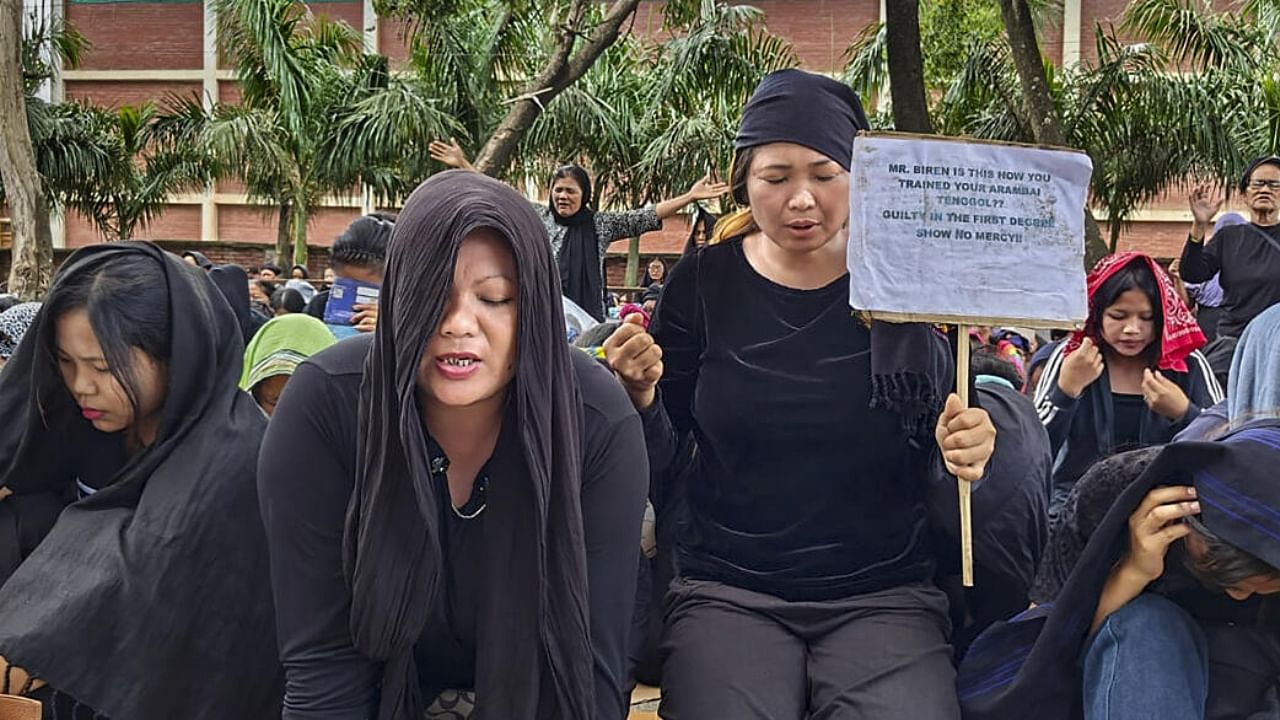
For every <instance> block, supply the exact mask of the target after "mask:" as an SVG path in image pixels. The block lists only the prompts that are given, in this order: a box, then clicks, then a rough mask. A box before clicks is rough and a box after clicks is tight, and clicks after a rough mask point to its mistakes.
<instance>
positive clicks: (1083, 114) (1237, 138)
mask: <svg viewBox="0 0 1280 720" xmlns="http://www.w3.org/2000/svg"><path fill="white" fill-rule="evenodd" d="M935 1H936V2H949V1H950V0H935ZM1268 2H1269V3H1271V4H1273V5H1280V3H1276V0H1250V2H1248V3H1246V9H1245V10H1244V11H1242V12H1241V13H1237V14H1231V13H1226V14H1224V13H1214V12H1212V10H1211V8H1208V7H1206V6H1204V4H1203V3H1200V2H1198V0H1134V2H1133V3H1131V4H1130V6H1129V8H1128V10H1127V12H1126V15H1125V18H1124V21H1123V23H1122V26H1121V29H1122V31H1123V32H1124V33H1125V34H1126V35H1128V36H1131V37H1134V38H1135V39H1136V41H1130V42H1121V41H1120V40H1119V39H1118V38H1117V33H1116V31H1115V30H1114V29H1112V28H1111V27H1103V26H1100V25H1099V26H1097V27H1095V31H1094V42H1095V47H1096V51H1097V52H1096V55H1097V60H1096V61H1095V62H1093V63H1090V64H1087V65H1083V66H1080V67H1077V68H1074V69H1068V70H1062V69H1059V68H1057V67H1056V66H1055V65H1053V64H1052V63H1051V62H1048V61H1045V62H1044V69H1045V77H1046V81H1047V83H1048V91H1049V94H1050V96H1051V98H1052V100H1053V104H1054V107H1055V108H1056V110H1057V114H1058V116H1059V117H1060V118H1061V120H1062V130H1063V134H1064V136H1065V138H1064V141H1065V144H1067V145H1069V146H1071V147H1077V148H1080V149H1082V150H1084V151H1085V152H1087V153H1088V154H1089V156H1090V157H1091V158H1092V159H1093V162H1094V172H1093V178H1092V180H1091V187H1090V190H1091V198H1092V202H1093V204H1094V205H1095V206H1097V207H1099V208H1101V209H1103V210H1105V211H1106V213H1107V216H1108V224H1109V231H1110V237H1109V238H1108V241H1107V243H1106V245H1107V249H1108V250H1110V251H1112V252H1114V250H1115V248H1116V245H1117V243H1118V241H1119V237H1120V233H1121V231H1122V229H1123V228H1124V226H1125V225H1126V224H1127V222H1128V219H1129V218H1130V217H1132V216H1133V213H1134V212H1135V211H1136V210H1138V209H1139V208H1140V207H1142V206H1143V205H1145V204H1146V203H1149V202H1151V201H1153V200H1155V199H1156V198H1158V197H1160V196H1161V195H1163V194H1164V193H1165V192H1167V191H1169V190H1170V189H1173V188H1175V187H1176V186H1178V185H1179V184H1181V183H1184V182H1186V181H1187V179H1188V178H1191V177H1204V178H1213V179H1216V180H1218V181H1220V182H1223V183H1227V182H1228V181H1229V179H1231V178H1234V177H1237V176H1238V174H1239V172H1240V171H1241V170H1242V169H1243V167H1244V164H1245V163H1246V162H1247V160H1246V158H1248V157H1251V156H1252V155H1254V154H1257V153H1258V152H1261V151H1264V150H1267V149H1268V148H1275V147H1277V143H1276V142H1275V141H1276V139H1277V138H1280V85H1277V83H1276V82H1275V81H1274V80H1272V79H1271V78H1272V77H1274V69H1275V62H1274V61H1273V60H1272V59H1271V58H1270V55H1271V54H1273V53H1274V48H1273V46H1271V44H1270V42H1269V41H1267V40H1266V38H1267V37H1268V35H1267V33H1266V32H1265V31H1263V30H1255V29H1253V25H1254V24H1255V20H1256V19H1257V16H1256V15H1250V14H1249V13H1250V12H1257V11H1256V10H1249V9H1248V8H1249V7H1251V6H1253V5H1263V4H1267V3H1268ZM1033 9H1034V8H1033ZM1277 17H1280V14H1277ZM925 42H926V44H927V43H928V33H927V30H926V40H925ZM853 51H854V54H853V56H852V57H851V59H850V62H849V65H848V68H847V69H848V71H849V74H850V77H849V79H850V80H851V81H852V82H854V84H855V87H857V86H858V84H859V83H861V85H862V87H864V88H866V89H872V90H874V89H878V87H879V86H878V85H877V81H878V79H879V78H880V77H881V74H882V72H883V70H882V68H881V66H880V65H879V64H878V63H879V60H878V59H877V58H878V57H879V56H880V51H879V48H878V45H877V42H876V40H875V38H874V36H872V35H870V34H868V35H866V36H864V37H863V38H862V39H861V40H860V42H859V43H857V44H855V46H854V48H853ZM1176 68H1181V69H1183V70H1185V71H1184V72H1173V71H1172V70H1173V69H1176ZM948 75H949V76H950V80H949V81H948V82H946V83H945V84H944V85H942V86H938V87H933V88H931V89H932V90H933V95H934V98H935V102H934V106H933V108H932V113H933V116H934V119H935V124H936V125H937V126H938V127H939V129H940V130H941V131H942V132H944V133H947V134H952V135H971V136H974V137H979V138H985V139H995V140H1008V141H1016V142H1035V140H1036V137H1035V133H1034V130H1033V127H1032V113H1031V112H1030V110H1029V109H1028V108H1027V106H1026V102H1025V100H1024V99H1023V96H1022V93H1021V89H1020V83H1019V78H1018V74H1017V71H1016V70H1015V68H1014V64H1013V61H1012V57H1011V53H1010V48H1009V45H1008V42H1007V40H1006V39H1005V38H1004V37H1001V36H996V37H993V38H991V39H989V40H988V41H986V42H982V43H974V44H972V46H971V47H970V48H969V49H968V51H967V52H966V53H965V55H964V56H963V58H962V63H961V64H960V66H959V67H957V68H955V69H954V70H953V71H952V72H950V73H945V72H944V73H941V75H940V76H941V77H947V76H948ZM935 77H939V75H935ZM1269 88H1275V89H1276V90H1277V92H1276V93H1272V92H1269Z"/></svg>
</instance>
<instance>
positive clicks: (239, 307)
mask: <svg viewBox="0 0 1280 720" xmlns="http://www.w3.org/2000/svg"><path fill="white" fill-rule="evenodd" d="M209 279H210V280H212V281H213V284H214V285H216V286H217V287H218V291H219V292H221V293H222V297H224V298H226V299H227V304H228V305H230V306H231V312H232V313H233V314H234V315H235V316H236V323H237V324H238V325H239V326H240V335H241V337H242V338H243V339H244V344H245V345H248V344H249V341H250V340H252V339H253V336H254V335H255V334H256V333H257V332H258V329H259V328H261V327H262V326H263V325H265V324H266V323H267V318H265V317H263V316H262V315H261V314H259V313H255V312H253V310H251V309H250V307H249V274H248V273H246V272H245V271H244V268H242V267H240V266H239V265H218V266H217V267H214V268H213V269H212V270H210V271H209Z"/></svg>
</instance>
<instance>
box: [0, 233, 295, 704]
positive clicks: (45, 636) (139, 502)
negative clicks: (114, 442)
mask: <svg viewBox="0 0 1280 720" xmlns="http://www.w3.org/2000/svg"><path fill="white" fill-rule="evenodd" d="M125 254H137V255H142V256H146V257H149V258H153V259H154V260H155V262H156V263H157V264H158V265H159V266H161V267H162V268H163V274H164V278H165V282H166V284H167V286H168V288H167V289H168V293H167V294H168V298H169V316H170V318H172V322H171V326H170V332H171V337H170V344H171V348H172V359H171V362H170V363H169V368H168V388H167V395H166V398H165V403H164V408H163V411H162V413H163V414H162V419H161V425H160V432H159V434H158V436H157V438H156V441H155V443H154V444H152V445H151V446H150V447H148V448H147V449H145V450H143V451H142V452H140V453H138V454H136V455H135V456H133V457H132V458H130V459H129V460H128V461H127V462H125V463H124V465H123V466H122V467H121V468H120V470H119V471H118V472H117V473H116V474H115V475H114V477H112V479H111V481H110V484H109V485H106V486H105V487H103V488H102V489H101V490H99V491H98V492H97V493H95V494H93V495H91V496H89V497H87V498H85V499H83V500H80V501H78V502H75V503H73V504H71V505H70V506H69V507H67V508H66V510H64V511H63V512H62V514H61V516H60V517H59V518H58V521H57V523H56V524H55V525H54V526H53V528H52V530H51V531H50V532H49V534H48V535H47V536H46V537H45V538H44V540H43V541H41V543H40V544H39V546H38V547H37V548H36V549H35V551H34V552H33V553H32V554H31V556H30V557H28V558H27V559H26V560H25V561H24V562H23V563H22V565H21V566H19V567H18V569H17V571H16V572H15V573H14V574H13V576H12V577H10V578H9V580H8V581H7V582H6V583H5V584H4V586H3V587H2V588H0V655H3V656H4V657H5V658H6V659H8V660H9V661H10V662H11V663H13V664H15V665H17V666H19V667H22V668H24V669H26V670H28V671H30V672H31V673H32V674H33V675H35V676H37V677H39V678H41V679H43V680H45V681H47V682H48V683H49V684H50V685H51V686H52V687H54V688H56V689H57V690H59V691H61V692H63V693H66V694H68V695H71V696H72V697H74V698H75V699H76V700H78V701H79V702H81V703H84V704H86V705H89V706H90V707H92V708H94V709H95V710H96V711H97V712H99V713H102V714H104V715H106V716H108V717H111V718H116V719H117V720H161V719H164V718H183V720H227V718H237V719H241V718H243V719H247V720H255V719H259V718H260V719H262V720H266V718H271V717H279V716H280V715H279V713H280V698H281V695H282V687H283V686H282V673H281V672H280V669H279V663H278V661H277V655H276V648H275V622H274V616H273V613H272V605H271V584H270V577H269V575H268V571H267V547H266V538H265V535H264V532H263V528H262V521H261V520H260V518H259V515H258V509H257V494H256V492H255V483H254V480H255V474H256V471H255V468H256V465H257V457H258V446H259V444H260V443H261V440H262V433H263V431H264V430H265V428H266V420H265V418H264V416H263V414H262V412H261V411H260V410H259V409H258V408H257V406H256V405H255V404H254V402H253V400H252V399H251V398H250V397H249V396H248V395H246V394H244V393H242V392H240V390H239V388H238V387H237V383H238V381H239V377H240V362H241V356H242V355H243V344H242V343H241V339H240V327H239V325H238V324H237V323H236V320H235V318H234V317H233V315H232V313H231V310H230V308H229V307H228V306H227V303H226V302H225V301H224V300H223V298H222V297H221V295H219V293H218V290H217V289H216V288H215V287H214V285H213V283H212V282H210V280H209V278H208V277H207V276H206V275H205V273H204V272H202V271H199V270H197V269H195V268H192V267H189V266H188V265H186V264H185V263H183V262H182V261H181V260H179V259H178V258H177V257H175V256H173V255H169V254H168V253H165V252H164V251H162V250H161V249H160V248H158V247H156V246H155V245H152V244H150V243H142V242H120V243H110V244H104V245H96V246H92V247H88V248H85V249H82V250H80V251H78V252H76V253H75V254H74V255H73V256H72V257H71V258H70V259H69V260H68V261H67V263H66V264H65V265H64V266H63V267H62V269H61V271H60V272H59V273H58V276H57V277H56V278H55V279H54V284H55V285H57V284H58V283H60V282H65V281H66V280H67V279H68V278H71V277H73V276H75V275H77V274H79V273H85V272H93V271H94V270H95V269H97V268H99V267H101V266H102V265H103V264H104V263H105V262H107V261H109V260H111V259H112V258H117V257H119V256H121V255H125ZM53 325H54V323H53V322H52V321H51V319H50V318H48V317H46V315H45V313H43V312H42V313H41V314H40V316H39V317H38V318H37V319H36V322H35V324H34V325H33V326H32V330H31V332H29V333H27V335H26V337H25V338H24V339H23V341H22V344H21V345H20V346H19V347H18V351H17V353H16V354H15V355H14V357H13V359H12V360H10V362H9V365H8V366H7V367H6V368H5V371H4V373H3V375H0V412H3V413H4V416H5V417H7V418H10V422H9V423H7V424H6V425H4V427H3V428H0V473H2V474H0V485H5V486H8V487H10V488H11V489H12V490H13V491H14V492H15V493H16V494H24V493H42V492H54V493H60V492H65V491H67V489H68V488H73V487H74V485H75V477H74V471H72V470H70V469H69V467H68V463H67V462H65V460H66V459H67V457H68V455H69V451H71V452H74V451H75V450H76V448H79V452H86V450H85V442H82V440H84V439H89V438H93V437H95V436H98V437H105V436H102V434H101V433H98V432H97V431H96V430H94V429H93V428H92V427H91V426H90V425H89V424H88V422H87V421H85V420H84V419H83V418H82V417H81V416H80V414H79V412H78V408H77V406H76V404H75V401H74V400H73V399H72V397H71V395H70V393H68V392H67V390H66V387H65V385H63V384H62V381H61V379H60V378H59V377H58V370H57V367H56V366H54V365H53V362H52V358H51V357H50V356H49V355H48V353H47V351H46V350H45V348H44V347H43V346H42V345H43V344H44V343H51V342H52V336H53V332H54V328H53Z"/></svg>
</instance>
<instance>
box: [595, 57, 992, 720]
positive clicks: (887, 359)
mask: <svg viewBox="0 0 1280 720" xmlns="http://www.w3.org/2000/svg"><path fill="white" fill-rule="evenodd" d="M866 127H867V125H866V119H865V118H864V117H863V116H862V112H861V108H860V106H859V104H858V100H857V98H856V96H855V95H854V94H853V92H852V91H851V90H849V88H848V86H845V85H841V84H840V83H838V82H836V81H834V80H831V79H829V78H825V77H822V76H819V75H813V74H810V73H804V72H801V71H798V70H786V71H781V72H777V73H773V74H771V75H769V76H768V77H766V78H765V79H764V81H763V82H762V83H761V84H760V86H759V87H758V88H757V89H756V91H755V94H754V95H753V96H752V99H751V101H750V103H749V104H748V105H747V107H746V109H745V110H744V111H743V116H742V127H741V129H740V130H739V133H738V139H737V148H738V149H737V156H736V158H735V160H734V171H733V173H732V188H733V194H734V199H735V200H736V201H737V202H738V203H739V204H741V205H745V206H747V207H748V209H747V210H745V211H743V212H741V213H739V214H738V215H737V216H733V217H728V218H725V219H723V220H721V221H720V223H719V224H718V225H717V226H716V228H717V230H716V232H717V234H721V233H723V234H724V235H725V236H726V237H727V239H726V240H724V241H722V242H719V243H717V244H713V245H708V246H707V247H705V248H702V249H701V250H698V251H695V252H694V253H693V254H692V255H689V256H686V257H685V258H684V259H682V260H681V261H680V263H679V264H677V265H676V267H675V268H674V269H673V270H672V271H671V277H670V279H669V280H668V282H667V286H666V289H665V291H664V296H663V299H662V302H661V303H659V305H658V312H657V317H656V318H655V323H654V326H653V335H652V336H650V335H648V334H646V333H645V332H644V330H643V327H642V326H641V325H638V324H634V321H633V320H631V319H630V318H628V321H627V322H626V323H624V324H623V326H622V327H620V328H619V330H618V331H617V332H615V333H614V335H613V337H611V338H610V339H609V341H608V342H607V343H606V356H607V357H608V359H609V361H610V363H611V364H612V365H613V367H614V369H615V370H616V371H617V373H618V374H619V375H620V377H621V378H622V380H623V382H624V384H625V387H626V388H627V390H628V392H629V394H630V395H631V397H632V401H633V402H634V403H635V405H636V407H638V408H641V409H642V416H643V417H644V419H645V424H646V426H645V436H646V441H647V442H648V444H649V449H650V458H651V460H652V462H653V464H654V466H655V468H657V469H659V470H661V469H663V468H664V467H665V466H666V464H667V463H668V462H669V461H670V460H671V458H673V457H674V456H675V447H676V445H677V443H676V442H675V440H677V439H678V438H681V439H682V438H683V437H684V436H685V435H687V434H688V433H692V435H693V437H694V438H695V439H696V443H697V460H696V468H695V470H694V472H693V474H692V476H691V477H690V478H689V479H688V482H687V494H688V505H689V516H688V518H689V522H688V532H687V533H685V534H684V536H683V537H682V538H681V539H680V543H679V547H678V549H677V567H678V568H679V577H677V578H676V579H675V580H674V581H673V582H672V584H671V592H670V595H669V597H668V610H667V628H666V639H665V641H664V647H663V653H664V656H665V661H664V665H663V673H662V683H663V694H662V710H661V712H662V716H663V717H664V718H671V719H673V720H676V719H678V720H686V719H689V718H693V719H696V720H703V719H705V718H734V719H735V720H747V719H751V718H756V719H760V720H764V719H768V720H801V719H802V718H809V717H814V718H829V717H841V716H843V715H842V714H843V713H849V714H850V715H859V716H862V717H874V718H877V719H878V720H895V719H904V720H905V719H906V718H912V719H914V718H930V720H947V719H948V718H958V717H959V705H958V703H957V701H956V695H955V690H954V678H955V674H954V670H953V669H952V665H951V649H950V647H949V645H948V643H947V641H948V635H949V632H950V623H949V621H948V617H947V600H946V597H945V596H944V595H943V593H942V592H941V591H940V590H939V589H938V588H937V587H936V586H935V585H934V583H933V581H932V578H933V574H934V569H935V564H934V559H935V558H934V553H933V548H932V546H931V543H930V540H929V536H930V529H931V528H930V526H929V522H928V519H927V499H928V497H929V496H930V490H931V489H932V487H933V486H934V484H935V480H936V481H938V482H940V483H945V485H946V486H947V487H951V486H954V484H955V481H954V480H951V479H946V480H944V479H943V478H944V477H945V475H944V473H943V472H942V466H943V462H941V461H942V460H944V459H945V461H946V465H947V467H948V468H949V469H951V470H952V471H953V472H955V473H956V474H958V475H960V476H961V477H963V478H964V479H966V480H970V481H974V480H978V479H979V478H981V477H982V475H983V473H984V470H985V466H986V463H987V460H988V459H989V458H990V457H991V453H992V449H993V447H994V442H995V429H994V428H993V427H992V424H991V421H990V419H989V418H988V417H987V414H986V413H985V412H984V411H982V410H979V409H965V408H963V407H962V406H961V405H960V402H959V399H958V398H957V397H955V396H951V397H950V398H948V399H947V400H946V408H945V410H944V408H943V399H944V398H947V392H948V390H949V389H950V387H951V384H952V381H953V378H954V374H953V373H954V370H953V369H952V368H953V363H952V362H951V359H950V358H951V353H950V351H949V349H948V345H947V342H946V339H945V338H944V337H943V336H942V335H941V334H939V333H937V332H936V331H935V330H934V329H933V328H932V327H930V326H928V325H920V324H911V325H896V326H895V325H887V324H880V323H872V324H871V326H870V327H868V326H866V325H864V324H863V323H862V321H861V320H860V319H859V318H858V317H856V316H854V314H853V313H852V312H851V310H850V308H849V302H848V298H849V295H848V290H849V277H848V272H847V271H846V269H845V248H846V245H847V242H848V230H847V224H848V221H849V171H848V170H849V159H850V154H849V148H850V147H851V146H852V143H853V138H854V135H855V133H856V132H857V130H858V129H859V128H864V129H865V128H866ZM655 341H656V344H655ZM659 379H661V383H660V385H659V383H658V380H659ZM659 388H660V394H661V395H660V397H659V395H658V390H659ZM673 426H674V427H673ZM931 430H934V431H935V432H934V434H935V437H932V438H931V437H929V435H930V431H931ZM935 443H936V444H935ZM939 446H940V447H941V448H942V452H941V453H940V452H939V450H938V447H939ZM951 497H952V498H954V497H955V495H954V493H953V494H952V495H951ZM950 512H951V513H954V512H955V505H954V504H952V505H951V506H950Z"/></svg>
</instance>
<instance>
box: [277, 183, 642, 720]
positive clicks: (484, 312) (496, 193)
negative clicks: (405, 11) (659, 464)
mask: <svg viewBox="0 0 1280 720" xmlns="http://www.w3.org/2000/svg"><path fill="white" fill-rule="evenodd" d="M380 303H381V316H380V320H379V323H378V326H377V329H376V330H375V331H374V333H373V334H372V335H371V336H366V337H360V338H353V339H350V340H347V341H344V342H342V343H339V344H338V345H336V346H334V347H333V348H330V349H329V350H326V351H324V352H322V353H320V354H318V355H316V356H314V357H312V358H311V359H310V360H309V361H307V362H306V363H304V364H303V365H302V366H300V367H299V368H298V370H297V372H296V373H295V374H294V376H293V379H292V380H291V381H290V383H289V386H288V387H287V388H286V389H285V392H284V395H283V397H282V398H281V400H280V404H279V405H278V407H277V408H276V413H275V415H274V416H273V420H272V424H271V429H270V430H269V431H268V434H267V439H266V441H265V443H264V444H263V449H262V458H261V463H260V465H259V471H260V472H261V483H260V489H259V493H260V495H261V504H262V512H263V517H264V518H265V520H266V523H267V531H268V535H269V537H270V542H271V561H272V574H273V578H274V585H275V591H276V605H277V617H278V622H279V625H280V652H281V657H282V659H283V661H284V665H285V672H286V675H287V678H288V690H287V692H286V696H285V711H284V717H285V718H286V719H287V720H301V719H303V718H333V717H377V718H379V719H380V720H410V719H412V720H418V718H420V716H421V713H422V710H423V708H424V706H425V705H426V703H428V702H430V701H431V699H432V698H433V697H434V696H435V695H436V694H437V693H439V692H440V691H441V690H443V689H446V688H466V689H471V688H474V690H475V691H476V699H477V705H476V713H477V715H476V716H475V717H480V718H495V719H497V718H501V719H503V720H508V719H512V720H519V719H525V718H527V719H532V718H537V719H539V720H544V719H545V720H549V719H550V718H567V719H570V720H587V719H588V718H595V719H598V720H620V719H621V718H623V717H625V715H626V700H625V698H624V695H623V688H624V687H625V686H626V682H625V677H624V676H625V672H626V671H625V666H626V650H627V647H626V645H627V643H626V641H627V632H628V626H629V624H630V617H631V606H632V602H633V600H634V596H635V580H636V573H635V568H636V563H637V561H638V554H637V553H638V551H639V550H638V538H639V537H640V534H639V533H640V520H641V517H642V514H643V511H644V497H645V490H646V487H647V482H648V464H647V462H646V457H645V448H644V439H643V436H642V434H641V428H640V421H639V418H638V417H637V416H636V413H635V411H634V410H633V409H632V408H631V405H630V403H629V402H628V401H627V398H626V396H625V394H624V393H623V392H622V391H621V389H620V388H618V386H617V383H616V381H614V379H613V377H612V376H611V375H610V373H609V372H608V371H607V370H606V369H604V368H603V367H601V366H600V365H599V364H598V363H596V362H595V361H593V360H591V359H590V358H589V357H587V356H586V354H585V353H579V352H577V351H574V350H572V349H571V348H570V347H568V345H567V344H566V343H565V342H564V338H565V328H564V319H563V315H562V311H561V301H560V295H559V287H558V283H557V281H556V270H555V263H554V260H553V258H552V256H551V252H550V249H549V244H548V243H547V237H546V233H545V232H544V230H543V228H542V225H541V224H540V223H539V221H538V217H537V215H536V214H535V213H534V212H533V209H532V208H531V207H530V205H529V203H528V202H527V201H526V200H524V199H523V198H522V197H521V196H520V195H519V194H517V193H516V192H515V191H514V190H512V189H511V188H510V187H508V186H506V185H503V184H502V183H499V182H497V181H496V180H492V179H489V178H486V177H484V176H482V175H479V174H476V173H466V172H445V173H441V174H439V175H436V176H435V177H433V178H431V179H430V180H428V181H427V182H425V183H423V184H422V185H421V186H419V187H418V189H417V190H415V191H414V193H413V195H411V196H410V198H409V200H408V202H407V203H406V204H405V207H404V211H403V212H402V213H401V215H400V218H399V220H398V221H397V223H396V226H395V231H394V235H393V238H392V242H391V246H390V252H389V255H388V263H387V271H386V278H385V282H384V284H383V286H382V294H381V297H380Z"/></svg>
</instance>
